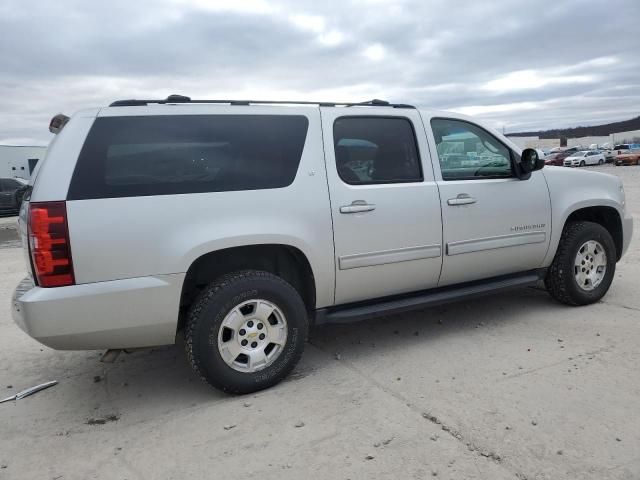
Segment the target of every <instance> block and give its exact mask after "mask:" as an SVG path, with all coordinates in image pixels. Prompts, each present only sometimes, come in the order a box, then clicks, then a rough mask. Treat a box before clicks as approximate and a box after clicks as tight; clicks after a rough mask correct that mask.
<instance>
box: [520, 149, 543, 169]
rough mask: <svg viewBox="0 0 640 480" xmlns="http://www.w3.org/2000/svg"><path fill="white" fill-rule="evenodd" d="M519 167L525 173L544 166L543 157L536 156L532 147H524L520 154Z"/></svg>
mask: <svg viewBox="0 0 640 480" xmlns="http://www.w3.org/2000/svg"><path fill="white" fill-rule="evenodd" d="M520 167H521V168H522V170H523V171H524V173H525V174H528V173H531V172H535V171H536V170H540V169H541V168H543V167H544V159H543V158H540V157H538V152H536V151H535V150H534V149H533V148H525V149H524V150H523V151H522V155H520Z"/></svg>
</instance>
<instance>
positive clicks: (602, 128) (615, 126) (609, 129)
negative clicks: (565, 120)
mask: <svg viewBox="0 0 640 480" xmlns="http://www.w3.org/2000/svg"><path fill="white" fill-rule="evenodd" d="M629 130H640V116H638V117H635V118H632V119H630V120H623V121H622V122H614V123H607V124H605V125H593V126H590V127H574V128H556V129H553V130H542V131H538V132H518V133H509V134H508V135H509V136H510V137H539V138H563V137H564V138H580V137H604V136H607V135H611V134H612V133H619V132H628V131H629ZM616 141H617V139H616ZM625 141H627V142H638V141H640V138H638V137H635V138H633V139H631V138H629V139H625Z"/></svg>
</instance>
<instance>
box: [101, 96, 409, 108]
mask: <svg viewBox="0 0 640 480" xmlns="http://www.w3.org/2000/svg"><path fill="white" fill-rule="evenodd" d="M175 103H226V104H229V105H287V104H288V105H318V106H320V107H338V106H339V107H391V108H416V107H414V106H413V105H407V104H405V103H389V102H387V101H385V100H378V99H377V98H374V99H373V100H369V101H366V102H357V103H349V102H306V101H295V100H293V101H290V100H192V99H191V98H190V97H185V96H184V95H169V96H168V97H167V98H165V99H164V100H135V99H132V100H116V101H115V102H113V103H111V104H110V105H109V106H110V107H134V106H141V105H149V104H158V105H166V104H175Z"/></svg>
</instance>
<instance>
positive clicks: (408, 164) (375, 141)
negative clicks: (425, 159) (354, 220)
mask: <svg viewBox="0 0 640 480" xmlns="http://www.w3.org/2000/svg"><path fill="white" fill-rule="evenodd" d="M333 143H334V146H335V155H336V168H337V170H338V175H340V178H341V179H342V181H344V182H346V183H348V184H350V185H371V184H376V183H404V182H421V181H422V170H421V168H420V157H419V156H418V147H417V145H416V137H415V134H414V132H413V127H412V125H411V122H410V121H409V120H408V119H406V118H402V117H342V118H338V119H337V120H336V121H335V122H334V124H333Z"/></svg>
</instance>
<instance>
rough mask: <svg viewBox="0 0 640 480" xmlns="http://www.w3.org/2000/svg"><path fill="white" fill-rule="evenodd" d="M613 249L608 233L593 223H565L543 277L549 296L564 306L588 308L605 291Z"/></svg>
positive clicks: (613, 263)
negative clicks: (584, 306)
mask: <svg viewBox="0 0 640 480" xmlns="http://www.w3.org/2000/svg"><path fill="white" fill-rule="evenodd" d="M615 270H616V248H615V245H614V243H613V239H612V238H611V235H610V234H609V232H608V231H607V230H606V229H605V228H604V227H603V226H602V225H599V224H597V223H593V222H571V223H568V224H567V225H566V226H565V228H564V230H563V232H562V237H561V238H560V245H559V246H558V251H557V252H556V256H555V258H554V259H553V263H552V264H551V267H549V270H548V271H547V275H546V277H545V286H546V287H547V291H548V292H549V294H550V295H551V296H552V297H553V298H555V299H556V300H558V301H559V302H562V303H565V304H567V305H588V304H590V303H594V302H597V301H598V300H600V299H601V298H602V297H603V296H604V295H605V294H606V293H607V291H608V290H609V287H610V286H611V282H612V281H613V275H614V273H615Z"/></svg>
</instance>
